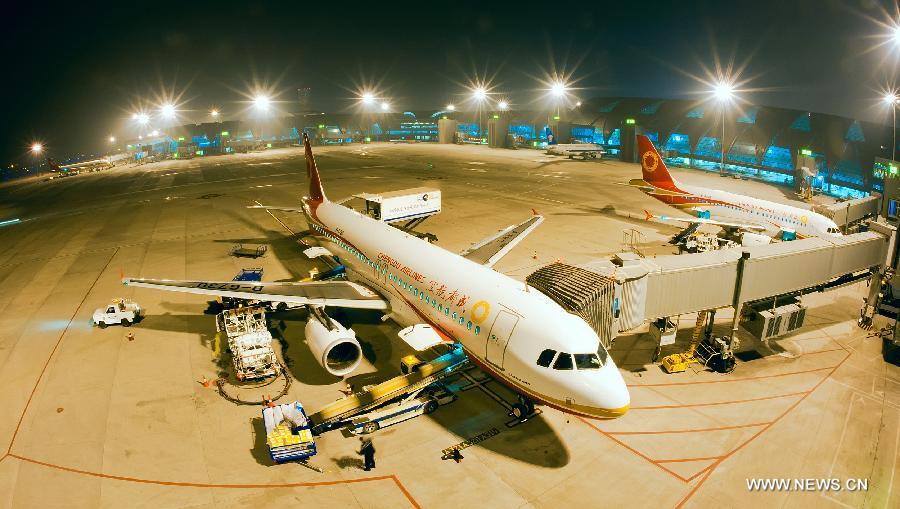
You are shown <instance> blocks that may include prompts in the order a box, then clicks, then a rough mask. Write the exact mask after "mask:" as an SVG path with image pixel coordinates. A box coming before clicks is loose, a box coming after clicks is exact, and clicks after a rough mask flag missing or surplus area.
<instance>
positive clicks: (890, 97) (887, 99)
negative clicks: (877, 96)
mask: <svg viewBox="0 0 900 509" xmlns="http://www.w3.org/2000/svg"><path fill="white" fill-rule="evenodd" d="M884 103H885V104H897V94H895V93H893V92H888V93H887V94H884Z"/></svg>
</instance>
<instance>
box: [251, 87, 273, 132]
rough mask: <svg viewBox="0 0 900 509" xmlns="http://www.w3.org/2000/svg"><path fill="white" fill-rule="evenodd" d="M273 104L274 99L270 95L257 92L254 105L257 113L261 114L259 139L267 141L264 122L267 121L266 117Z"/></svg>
mask: <svg viewBox="0 0 900 509" xmlns="http://www.w3.org/2000/svg"><path fill="white" fill-rule="evenodd" d="M271 104H272V100H271V99H270V98H269V96H267V95H265V94H256V95H255V96H253V107H254V108H255V109H256V112H257V114H258V115H259V119H260V121H259V141H260V142H262V141H265V137H264V136H263V123H264V122H265V117H266V116H267V115H268V113H269V107H270V106H271Z"/></svg>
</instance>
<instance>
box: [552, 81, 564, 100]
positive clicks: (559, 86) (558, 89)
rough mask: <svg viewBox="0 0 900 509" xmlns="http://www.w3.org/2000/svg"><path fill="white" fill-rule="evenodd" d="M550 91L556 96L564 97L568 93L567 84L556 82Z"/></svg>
mask: <svg viewBox="0 0 900 509" xmlns="http://www.w3.org/2000/svg"><path fill="white" fill-rule="evenodd" d="M550 93H551V94H553V95H554V96H556V97H562V96H564V95H566V85H565V83H561V82H556V83H554V84H553V86H552V87H550Z"/></svg>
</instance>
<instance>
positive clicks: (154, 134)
mask: <svg viewBox="0 0 900 509" xmlns="http://www.w3.org/2000/svg"><path fill="white" fill-rule="evenodd" d="M150 136H159V131H156V130H154V131H153V132H152V133H150Z"/></svg>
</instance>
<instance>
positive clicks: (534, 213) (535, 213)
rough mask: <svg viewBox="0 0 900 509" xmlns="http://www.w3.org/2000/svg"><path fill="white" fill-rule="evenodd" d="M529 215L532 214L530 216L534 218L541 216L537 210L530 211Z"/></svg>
mask: <svg viewBox="0 0 900 509" xmlns="http://www.w3.org/2000/svg"><path fill="white" fill-rule="evenodd" d="M531 214H532V215H535V216H539V215H541V213H540V212H538V211H537V209H531Z"/></svg>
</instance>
